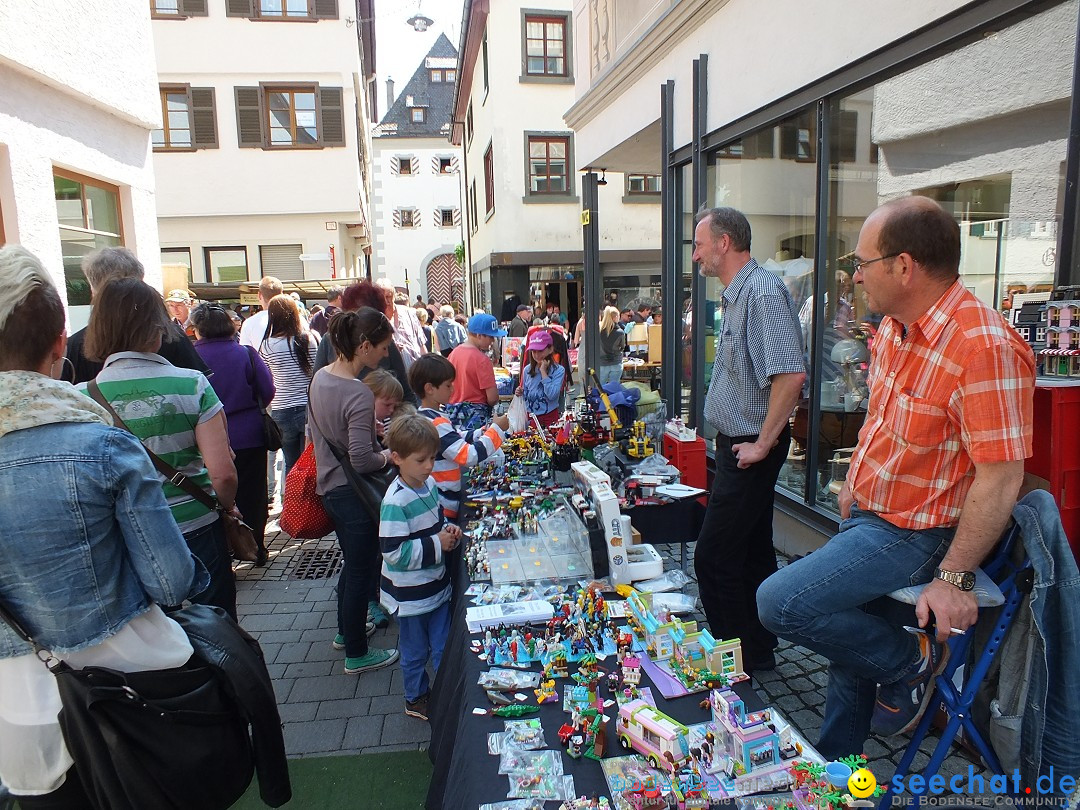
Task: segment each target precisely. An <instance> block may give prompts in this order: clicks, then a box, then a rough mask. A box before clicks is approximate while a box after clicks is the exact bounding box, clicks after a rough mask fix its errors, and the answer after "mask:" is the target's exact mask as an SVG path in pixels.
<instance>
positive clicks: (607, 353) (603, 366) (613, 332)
mask: <svg viewBox="0 0 1080 810" xmlns="http://www.w3.org/2000/svg"><path fill="white" fill-rule="evenodd" d="M625 348H626V333H625V332H624V331H623V330H622V329H621V328H620V326H619V310H618V309H617V308H615V307H604V311H603V312H602V313H601V314H600V366H599V368H598V369H597V375H598V376H599V377H600V384H601V385H607V384H608V383H613V382H618V381H619V380H620V379H622V361H623V349H625Z"/></svg>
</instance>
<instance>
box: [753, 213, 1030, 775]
mask: <svg viewBox="0 0 1080 810" xmlns="http://www.w3.org/2000/svg"><path fill="white" fill-rule="evenodd" d="M851 264H852V268H853V270H854V271H855V272H854V279H853V280H854V281H855V283H856V284H862V286H863V290H864V292H865V296H866V302H867V305H868V307H869V308H870V310H871V311H873V312H877V313H880V314H881V315H883V316H884V317H883V319H882V322H881V327H880V329H879V331H878V333H877V336H876V338H875V340H874V343H873V346H872V348H871V361H870V373H869V379H868V382H869V386H870V400H869V408H868V410H867V415H866V422H865V423H864V424H863V427H862V430H861V431H860V433H859V443H858V447H857V448H856V451H855V454H854V456H853V458H852V461H851V467H850V469H849V471H848V475H847V481H846V483H845V485H844V489H843V491H842V492H841V493H840V514H841V517H842V518H844V522H843V523H842V524H841V525H840V533H839V534H837V535H836V536H835V537H833V538H832V539H831V540H830V541H829V542H828V543H827V544H826V545H825V546H824V547H823V548H821V549H818V550H817V551H815V552H814V553H813V554H810V555H809V556H807V557H805V558H803V559H801V560H798V561H797V562H794V563H792V564H791V565H789V566H787V567H786V568H783V569H781V570H780V571H779V572H778V573H777V574H774V575H773V576H772V577H770V578H769V579H768V580H767V581H766V582H765V583H764V584H763V585H762V586H761V588H760V589H759V590H758V608H759V612H760V616H761V620H762V622H763V623H764V625H765V626H766V627H768V628H769V629H771V630H772V631H773V632H775V633H776V634H777V635H779V636H782V637H784V638H787V639H790V640H791V641H794V642H796V643H798V644H801V645H802V646H804V647H808V648H810V649H812V650H815V651H817V652H819V653H821V654H822V655H824V656H826V657H827V658H829V660H830V667H829V691H828V699H827V702H826V705H825V720H824V724H823V726H822V730H821V740H820V742H819V743H818V750H819V751H820V752H821V754H822V755H823V756H825V757H827V758H830V759H833V758H836V757H839V756H844V755H847V754H854V753H858V752H860V751H862V750H863V749H862V746H863V743H864V742H865V741H866V738H867V736H868V734H869V732H870V730H871V728H872V729H873V730H874V731H875V733H878V734H881V735H884V736H888V735H890V734H897V733H901V732H903V731H906V730H908V729H911V728H913V727H914V726H915V725H916V724H917V723H918V721H919V718H920V717H921V716H922V713H923V712H924V711H925V708H926V702H927V698H928V696H929V695H930V694H931V693H932V685H933V679H934V677H935V676H936V675H937V673H938V672H940V671H941V669H942V668H943V667H944V665H945V663H946V661H947V658H948V647H947V646H946V645H945V644H944V642H945V641H946V640H947V639H948V638H949V635H950V634H952V633H961V632H963V631H965V630H967V628H969V627H971V626H972V625H973V624H974V623H975V621H976V619H977V617H978V609H977V604H976V600H975V597H974V595H973V593H972V592H971V588H972V586H973V582H974V575H973V573H972V572H974V570H975V568H976V567H977V566H978V565H979V564H980V562H982V560H983V559H984V557H985V556H986V555H987V553H988V552H989V551H990V550H991V549H992V548H993V546H994V544H995V543H996V542H997V540H998V538H999V537H1000V536H1001V533H1002V532H1003V530H1004V528H1005V525H1006V523H1007V522H1008V520H1009V516H1010V514H1011V512H1012V508H1013V506H1014V504H1015V503H1016V496H1017V493H1018V492H1019V489H1020V485H1021V482H1022V480H1023V474H1024V459H1025V458H1026V457H1027V456H1029V455H1031V437H1032V422H1031V418H1032V417H1031V411H1032V395H1033V392H1034V383H1035V360H1034V356H1033V355H1032V352H1031V349H1030V348H1029V347H1028V345H1027V343H1025V342H1024V341H1023V340H1022V339H1021V338H1020V337H1019V335H1017V334H1016V332H1015V331H1013V329H1012V327H1010V326H1009V325H1008V324H1007V323H1006V322H1005V321H1004V319H1003V318H1002V317H1001V315H1000V314H999V313H998V312H996V311H995V310H993V309H992V308H990V307H989V306H987V305H986V304H984V303H982V302H981V301H979V300H978V299H977V298H976V297H975V296H974V295H972V293H971V292H969V291H968V290H966V289H965V288H964V286H963V283H962V282H961V280H960V278H959V266H960V229H959V227H958V226H957V224H956V221H955V220H954V219H953V218H952V216H950V215H949V214H948V213H947V212H946V211H945V210H943V209H942V208H941V206H940V205H938V204H937V203H936V202H934V201H933V200H930V199H927V198H925V197H906V198H903V199H899V200H894V201H892V202H889V203H886V204H885V205H883V206H881V207H880V208H878V209H877V210H876V211H874V212H873V213H872V214H871V215H870V216H869V217H868V218H867V220H866V222H865V223H864V224H863V227H862V231H861V232H860V234H859V242H858V244H857V245H856V248H855V256H854V258H853V259H852V262H851ZM927 582H928V583H929V585H927V587H926V589H925V590H924V591H923V592H922V595H921V596H920V597H919V601H918V604H917V605H916V615H917V617H918V622H919V625H920V626H921V627H923V628H926V631H925V632H923V631H918V632H911V631H910V630H905V629H904V628H901V627H898V626H896V625H895V624H893V623H892V622H890V621H887V620H885V619H884V618H881V617H879V616H876V615H873V614H871V613H869V612H865V611H864V610H863V606H864V605H866V604H867V603H869V602H872V601H873V600H874V599H877V598H878V597H881V596H883V595H885V594H888V593H891V592H892V591H894V590H897V589H899V588H902V587H906V586H908V585H912V584H921V583H927ZM931 614H933V620H934V624H933V625H931V623H930V621H931Z"/></svg>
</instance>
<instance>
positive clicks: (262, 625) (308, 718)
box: [237, 513, 984, 781]
mask: <svg viewBox="0 0 1080 810" xmlns="http://www.w3.org/2000/svg"><path fill="white" fill-rule="evenodd" d="M272 514H273V513H272ZM267 538H268V545H269V549H270V563H269V564H268V565H267V566H266V567H265V568H254V567H252V566H251V565H250V564H248V563H241V564H240V565H239V566H238V568H237V603H238V604H237V609H238V611H239V615H240V623H241V624H242V625H243V626H244V628H245V629H246V630H248V631H249V632H250V633H251V634H252V635H254V636H255V637H256V638H258V640H259V643H260V644H261V645H262V648H263V652H264V653H265V655H266V661H267V664H268V668H269V670H270V675H271V677H272V678H273V680H274V688H275V691H276V692H277V696H278V705H279V709H280V711H281V719H282V721H283V722H284V724H285V744H286V747H287V750H288V753H289V754H290V755H291V756H305V755H313V754H319V755H324V754H329V753H334V754H356V753H369V752H384V751H402V750H416V749H417V748H424V747H426V746H427V743H428V742H429V740H430V730H429V728H428V725H427V723H425V722H423V721H421V720H416V719H414V718H411V717H406V716H405V714H404V707H405V698H404V690H403V687H402V682H401V670H400V669H399V668H398V667H396V666H394V667H388V668H386V669H383V670H378V671H376V672H372V673H368V674H366V675H361V676H355V675H345V674H344V673H343V672H342V664H343V661H342V653H341V652H340V651H337V650H334V649H332V648H331V646H330V642H331V641H332V640H333V638H334V634H335V632H336V607H337V603H336V601H335V596H334V584H335V583H336V580H337V577H336V575H335V576H333V577H331V578H330V579H326V578H320V579H300V580H297V579H291V578H290V566H292V565H294V564H295V562H296V561H297V559H298V555H300V554H302V553H303V552H305V551H309V550H324V551H331V550H333V549H334V548H335V541H334V539H333V537H332V536H331V537H330V538H328V539H323V540H292V539H290V538H289V537H287V536H286V535H284V534H282V533H281V532H280V531H278V527H277V523H276V521H275V520H274V518H273V517H272V518H271V522H270V524H269V525H268V526H267ZM659 550H660V552H661V554H662V555H663V556H664V558H665V567H666V568H667V569H672V568H678V567H679V547H677V546H660V547H659ZM686 554H687V565H686V568H687V573H688V575H689V576H690V577H691V580H692V581H691V582H690V583H689V584H688V585H687V586H686V590H687V592H688V593H693V594H694V595H695V596H696V595H697V583H696V582H695V581H693V571H694V566H693V546H692V545H691V546H687V547H686ZM785 562H786V561H785V560H780V563H781V564H782V565H783V564H785ZM698 618H701V617H698ZM396 641H397V623H396V622H394V621H391V624H390V627H389V628H387V629H386V630H379V631H377V632H376V634H375V635H374V636H373V638H372V643H373V644H374V645H375V646H379V647H393V646H394V645H395V643H396ZM777 663H778V666H777V668H776V670H775V671H773V672H768V673H763V674H762V676H761V677H760V678H755V680H754V686H755V687H756V688H757V690H758V692H759V694H761V696H762V698H763V700H765V702H766V703H769V704H772V705H775V706H777V707H778V708H779V709H780V710H781V711H782V712H783V713H784V714H785V715H786V716H787V717H788V719H790V720H791V721H792V722H793V723H794V724H795V726H796V727H797V728H798V729H799V730H800V731H802V733H803V734H804V735H805V736H806V737H807V738H808V739H809V740H810V741H811V742H814V741H816V739H817V736H818V733H819V731H820V728H821V721H822V712H823V709H824V705H825V687H826V684H827V683H828V674H827V663H826V661H825V659H823V658H821V657H820V656H818V655H815V654H814V653H812V652H810V651H809V650H807V649H804V648H802V647H798V646H795V645H792V644H789V643H787V642H781V646H780V649H779V651H778V655H777ZM937 739H938V738H937V736H936V735H935V734H931V735H929V736H928V738H927V740H926V741H925V742H924V743H923V745H922V746H921V753H920V754H919V755H918V756H917V757H916V759H915V763H914V770H915V771H916V772H917V771H919V770H920V769H921V768H922V767H923V766H924V765H925V764H926V763H927V761H928V760H929V754H930V752H931V751H932V750H933V746H934V745H936V743H937ZM906 747H907V738H906V737H890V738H881V737H876V736H875V737H872V738H871V739H870V740H869V741H868V742H867V744H866V750H865V752H864V753H866V755H867V756H868V758H869V760H870V762H869V767H870V770H871V771H872V772H873V773H874V774H875V775H876V776H877V778H878V780H879V781H880V780H883V779H888V778H890V777H891V776H892V774H893V773H894V772H895V770H896V763H897V762H899V760H900V757H901V756H902V755H903V753H904V751H905V749H906ZM969 765H973V766H974V769H975V772H976V773H983V771H984V768H983V767H982V765H981V763H980V762H979V761H978V760H976V759H975V758H973V757H971V756H970V755H969V754H968V753H967V752H965V751H963V750H961V749H958V748H954V749H953V753H952V754H951V755H950V756H949V757H948V758H947V759H946V760H945V763H944V765H943V767H942V769H941V773H942V774H944V775H946V776H951V775H953V774H956V773H965V774H966V773H967V769H968V766H969Z"/></svg>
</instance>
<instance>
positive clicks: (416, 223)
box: [412, 208, 420, 228]
mask: <svg viewBox="0 0 1080 810" xmlns="http://www.w3.org/2000/svg"><path fill="white" fill-rule="evenodd" d="M412 221H413V227H414V228H419V227H420V209H419V208H414V209H413V210H412Z"/></svg>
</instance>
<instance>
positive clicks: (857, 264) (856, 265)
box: [851, 253, 900, 273]
mask: <svg viewBox="0 0 1080 810" xmlns="http://www.w3.org/2000/svg"><path fill="white" fill-rule="evenodd" d="M899 255H900V254H899V253H890V254H889V255H888V256H878V257H877V258H876V259H858V258H855V257H854V256H853V257H852V258H851V269H852V270H854V271H855V272H856V273H858V272H859V271H860V270H862V269H863V268H864V267H866V265H868V264H873V263H874V262H883V261H885V260H886V259H895V258H896V257H897V256H899Z"/></svg>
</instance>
